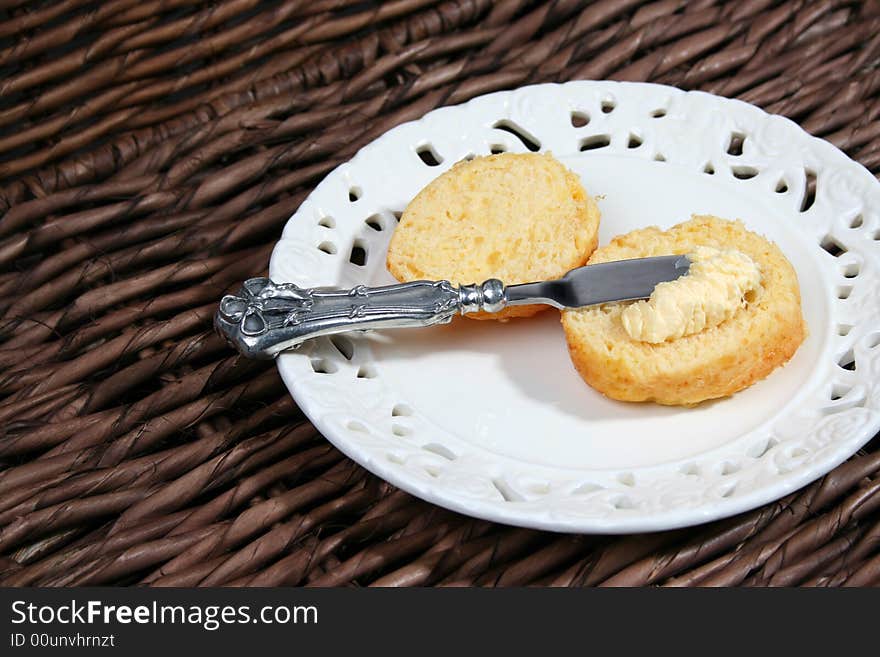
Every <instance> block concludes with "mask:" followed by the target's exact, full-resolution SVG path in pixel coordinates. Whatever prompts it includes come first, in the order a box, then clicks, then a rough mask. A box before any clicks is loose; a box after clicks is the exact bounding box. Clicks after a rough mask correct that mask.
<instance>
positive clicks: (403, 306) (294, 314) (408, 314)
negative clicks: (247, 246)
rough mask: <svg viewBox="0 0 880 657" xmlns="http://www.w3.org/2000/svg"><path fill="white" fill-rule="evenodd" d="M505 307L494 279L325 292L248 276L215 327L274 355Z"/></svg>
mask: <svg viewBox="0 0 880 657" xmlns="http://www.w3.org/2000/svg"><path fill="white" fill-rule="evenodd" d="M506 305H507V290H506V288H505V286H504V284H503V283H502V282H501V281H499V280H497V279H490V280H488V281H486V282H485V283H483V284H481V285H462V286H461V287H454V286H453V285H452V284H451V283H450V282H449V281H414V282H412V283H400V284H398V285H388V286H385V287H367V286H365V285H358V286H357V287H355V288H352V289H350V290H330V289H321V288H313V289H304V288H301V287H298V286H296V285H293V284H292V283H274V282H273V281H271V280H269V279H268V278H251V279H249V280H247V281H245V283H244V285H243V286H242V288H241V290H240V291H239V292H238V294H235V295H226V296H224V297H223V299H222V300H221V301H220V308H219V310H218V311H217V315H216V316H215V318H214V325H215V326H216V328H217V330H218V331H219V332H220V334H221V335H222V336H223V337H225V338H226V340H227V341H228V342H229V343H230V344H231V345H232V346H233V347H235V348H236V349H238V351H240V352H241V353H242V354H244V355H245V356H249V357H251V358H274V357H275V356H277V355H278V354H279V353H280V352H281V351H284V350H285V349H290V348H292V347H295V346H297V345H299V344H300V343H302V342H303V341H304V340H308V339H309V338H316V337H319V336H322V335H330V334H333V333H343V332H347V331H358V330H366V329H379V328H400V327H419V326H431V325H433V324H445V323H447V322H450V321H452V317H453V316H454V315H456V314H462V315H464V314H466V313H473V312H478V311H485V312H490V313H495V312H498V311H499V310H501V309H502V308H504V307H505V306H506Z"/></svg>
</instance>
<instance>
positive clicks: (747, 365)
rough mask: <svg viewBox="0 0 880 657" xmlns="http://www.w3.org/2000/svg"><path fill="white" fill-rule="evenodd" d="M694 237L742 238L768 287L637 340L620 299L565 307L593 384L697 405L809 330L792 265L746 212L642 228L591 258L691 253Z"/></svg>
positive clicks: (572, 340) (785, 356) (730, 389)
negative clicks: (718, 313)
mask: <svg viewBox="0 0 880 657" xmlns="http://www.w3.org/2000/svg"><path fill="white" fill-rule="evenodd" d="M697 245H705V246H714V247H718V248H723V247H726V248H735V249H737V250H739V251H742V252H743V253H745V254H746V255H748V256H749V257H751V258H752V259H753V260H754V261H755V262H756V263H757V264H758V265H759V267H760V268H761V272H762V283H761V288H760V289H759V290H758V291H757V292H756V293H755V295H754V297H753V298H751V299H750V300H749V303H748V305H747V306H746V308H744V309H742V310H740V311H738V312H737V313H736V315H734V317H732V318H731V319H729V320H727V321H725V322H723V323H721V324H719V325H718V326H716V327H713V328H711V329H707V330H705V331H702V332H700V333H697V334H694V335H689V336H685V337H683V338H679V339H677V340H672V341H669V342H665V343H662V344H649V343H644V342H638V341H635V340H632V338H630V337H629V336H628V335H627V334H626V332H625V331H624V330H623V328H622V326H620V321H619V315H620V312H621V310H622V308H623V306H622V305H621V304H607V305H606V306H601V307H592V308H584V309H580V310H569V311H565V312H563V313H562V325H563V327H564V329H565V335H566V341H567V342H568V348H569V352H570V354H571V358H572V361H573V363H574V365H575V367H576V368H577V371H578V372H579V373H580V375H581V377H583V379H584V380H585V381H586V382H587V383H588V384H590V385H591V386H592V387H594V388H596V389H597V390H599V391H600V392H602V393H603V394H605V395H607V396H608V397H611V398H612V399H619V400H622V401H655V402H658V403H660V404H669V405H691V404H696V403H699V402H701V401H704V400H707V399H715V398H718V397H726V396H728V395H731V394H733V393H734V392H737V391H739V390H742V389H743V388H746V387H748V386H750V385H752V384H753V383H754V382H755V381H758V380H760V379H763V378H764V377H766V376H767V375H768V374H770V372H772V371H773V370H774V369H775V368H777V367H779V366H780V365H782V364H783V363H785V362H786V361H788V360H789V359H790V358H791V357H792V356H793V355H794V353H795V351H797V349H798V347H799V346H800V344H801V343H802V342H803V340H804V337H805V334H806V327H805V324H804V321H803V316H802V314H801V305H800V291H799V288H798V282H797V276H796V274H795V272H794V268H793V267H792V266H791V264H790V263H789V262H788V260H787V259H786V258H785V256H784V255H783V254H782V252H781V251H780V250H779V248H778V247H777V246H776V245H775V244H773V243H771V242H769V241H768V240H766V239H765V238H763V237H761V236H760V235H757V234H755V233H752V232H750V231H748V230H746V228H745V227H744V226H743V225H742V223H740V222H732V221H726V220H724V219H718V218H717V217H711V216H695V217H693V218H692V219H691V220H690V221H687V222H684V223H682V224H679V225H677V226H675V227H673V228H672V229H670V230H669V231H666V232H663V231H660V230H659V229H657V228H653V227H652V228H645V229H642V230H636V231H633V232H631V233H627V234H626V235H622V236H620V237H617V238H615V239H614V240H612V241H611V243H610V244H608V245H607V246H604V247H602V248H600V249H598V250H597V251H596V252H595V253H594V254H593V256H592V257H591V258H590V260H589V263H590V264H594V263H597V262H607V261H609V260H619V259H626V258H637V257H647V256H654V255H664V254H670V253H687V252H688V251H689V250H690V249H692V248H693V247H694V246H697Z"/></svg>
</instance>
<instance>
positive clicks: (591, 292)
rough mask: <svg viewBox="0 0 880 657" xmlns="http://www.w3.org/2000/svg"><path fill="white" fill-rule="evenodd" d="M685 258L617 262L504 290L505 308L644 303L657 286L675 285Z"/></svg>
mask: <svg viewBox="0 0 880 657" xmlns="http://www.w3.org/2000/svg"><path fill="white" fill-rule="evenodd" d="M690 264H691V263H690V260H688V258H687V256H683V255H671V256H657V257H653V258H634V259H632V260H616V261H614V262H603V263H599V264H596V265H586V266H584V267H578V268H577V269H572V270H571V271H570V272H568V273H567V274H566V275H565V276H563V277H562V278H560V279H557V280H552V281H541V282H538V283H522V284H519V285H508V286H507V303H508V305H512V306H515V305H522V304H532V303H545V304H547V305H550V306H554V307H556V308H580V307H583V306H592V305H595V304H599V303H609V302H612V301H632V300H635V299H646V298H648V297H650V296H651V292H653V291H654V288H655V287H656V286H657V285H658V284H660V283H666V282H669V281H674V280H675V279H676V278H678V277H680V276H683V275H684V274H686V273H687V272H688V270H689V268H690Z"/></svg>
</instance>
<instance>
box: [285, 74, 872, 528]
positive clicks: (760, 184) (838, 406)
mask: <svg viewBox="0 0 880 657" xmlns="http://www.w3.org/2000/svg"><path fill="white" fill-rule="evenodd" d="M573 117H574V120H573ZM584 120H588V121H587V123H586V124H585V125H580V124H582V123H583V122H584ZM575 124H578V125H575ZM502 127H507V128H510V129H513V130H514V131H516V132H519V133H520V134H521V135H523V136H525V138H526V139H525V141H523V140H521V139H520V138H519V137H517V135H515V134H513V133H511V132H509V131H508V130H503V129H501V128H502ZM743 140H744V141H743ZM740 141H741V142H742V143H741V146H739V145H738V144H739V142H740ZM526 142H532V143H526ZM534 144H539V145H540V148H541V150H547V151H551V152H552V153H553V154H554V155H556V156H557V157H559V158H560V159H562V161H563V162H564V163H565V164H566V165H567V166H569V167H570V168H571V169H572V170H574V171H576V172H577V173H578V174H579V175H581V177H582V179H583V182H584V185H585V187H586V188H587V190H588V191H589V192H590V193H591V194H593V195H596V196H598V197H599V198H600V200H599V206H600V208H601V211H602V223H601V230H600V243H603V244H604V243H606V242H607V241H608V240H609V239H610V238H611V237H612V236H613V235H616V234H619V233H623V232H626V231H629V230H631V229H633V228H637V227H641V226H646V225H650V224H656V225H659V226H661V227H668V226H670V225H672V224H675V223H678V222H680V221H683V220H685V219H687V218H688V217H689V216H690V215H691V214H692V213H711V214H715V215H718V216H722V217H727V218H739V219H742V220H743V221H744V222H745V223H746V225H747V226H748V227H749V228H751V229H752V230H755V231H757V232H759V233H762V234H764V235H766V236H767V237H769V238H770V239H772V240H774V241H775V242H776V243H777V244H779V246H780V247H781V248H782V250H783V251H784V252H785V254H786V255H787V256H788V258H789V259H790V260H791V262H792V263H793V264H794V266H795V269H796V270H797V273H798V277H799V280H800V285H801V292H802V297H803V305H804V314H805V317H806V319H807V323H808V324H809V330H810V334H809V337H808V339H807V340H806V342H805V343H804V344H803V346H802V347H801V348H800V350H799V351H798V352H797V354H796V355H795V357H794V358H793V359H792V361H791V362H790V363H788V364H787V365H786V366H785V367H783V368H781V369H779V370H777V371H776V372H774V373H773V374H772V375H771V376H770V377H769V378H768V379H766V380H764V381H761V382H759V383H757V384H755V385H754V386H752V387H751V388H749V389H748V390H746V391H743V392H741V393H739V394H737V395H735V396H733V397H731V398H729V399H724V400H720V401H716V402H713V403H709V404H705V405H702V406H700V407H698V408H695V409H679V408H668V407H661V406H657V405H654V404H625V403H621V402H615V401H611V400H608V399H606V398H604V397H603V396H601V395H600V394H598V393H597V392H595V391H594V390H592V389H591V388H589V387H588V386H586V385H585V384H584V383H583V382H582V381H581V380H580V378H579V377H578V376H577V374H576V373H575V371H574V369H573V367H572V365H571V363H570V361H569V359H568V355H567V353H566V348H565V341H564V337H563V333H562V329H561V326H560V324H559V318H558V313H557V312H556V311H554V310H549V311H547V312H546V313H544V314H542V315H541V316H539V317H537V318H535V319H533V320H519V321H512V322H509V323H507V324H496V323H492V322H475V321H472V320H466V319H461V318H459V319H457V320H455V321H454V322H453V324H452V325H449V326H443V327H436V328H431V329H417V330H397V331H387V332H377V333H373V334H357V335H347V336H345V337H341V338H334V339H333V340H330V339H326V338H325V339H320V340H317V341H315V342H313V343H310V344H307V345H306V346H304V347H303V348H302V349H301V350H300V351H298V352H295V353H287V354H284V355H282V356H281V357H280V358H279V360H278V367H279V370H280V372H281V375H282V377H283V379H284V381H285V383H286V384H287V386H288V388H289V389H290V391H291V393H292V394H293V395H294V397H295V399H296V401H297V403H298V404H299V406H300V407H301V408H302V409H303V411H304V412H305V413H306V414H307V415H308V416H309V418H310V419H311V420H312V422H314V424H315V426H317V427H318V429H319V430H320V431H321V432H322V433H323V434H324V435H325V436H326V437H327V438H328V439H329V440H331V441H332V442H333V443H334V444H335V445H336V446H337V447H339V448H340V449H341V450H342V451H344V452H345V453H346V454H348V455H349V456H350V457H351V458H353V459H354V460H356V461H357V462H359V463H361V464H362V465H363V466H364V467H366V468H367V469H369V470H371V471H373V472H374V473H376V474H378V475H379V476H381V477H383V478H384V479H386V480H388V481H389V482H391V483H393V484H395V485H397V486H399V487H401V488H403V489H405V490H407V491H409V492H411V493H413V494H414V495H417V496H419V497H421V498H424V499H426V500H430V501H432V502H435V503H437V504H440V505H442V506H445V507H448V508H450V509H454V510H457V511H460V512H462V513H467V514H470V515H474V516H478V517H481V518H487V519H491V520H496V521H499V522H505V523H509V524H514V525H523V526H527V527H536V528H542V529H550V530H557V531H572V532H603V533H604V532H607V533H621V532H632V531H648V530H659V529H668V528H672V527H679V526H685V525H691V524H696V523H700V522H704V521H708V520H712V519H715V518H719V517H723V516H728V515H732V514H734V513H738V512H741V511H745V510H748V509H751V508H754V507H756V506H758V505H760V504H762V503H765V502H768V501H771V500H774V499H776V498H779V497H781V496H782V495H785V494H786V493H789V492H791V491H793V490H795V489H797V488H799V487H801V486H803V485H804V484H806V483H807V482H809V481H811V480H813V479H815V478H817V477H819V476H820V475H822V474H824V473H825V472H827V471H829V470H830V469H832V468H833V467H834V466H836V465H837V464H839V463H840V462H842V461H843V460H845V459H846V458H847V457H849V456H850V455H852V454H853V453H854V452H855V451H856V450H857V449H858V448H859V447H860V446H862V445H863V444H864V443H865V442H867V441H868V440H869V439H870V438H871V437H872V436H873V435H874V434H875V433H876V431H877V430H878V428H880V293H878V287H880V184H878V182H877V180H876V179H875V178H874V177H873V176H872V175H871V174H870V172H868V171H867V170H865V169H864V168H863V167H861V166H860V165H858V164H856V163H854V162H852V161H851V160H849V159H848V158H847V157H846V156H845V155H844V154H843V153H841V152H840V151H839V150H837V149H836V148H834V147H833V146H831V145H830V144H828V143H827V142H824V141H821V140H818V139H815V138H813V137H810V136H809V135H807V134H806V133H805V132H803V131H802V130H801V129H800V128H799V127H798V126H796V125H795V124H794V123H792V122H790V121H788V120H787V119H784V118H781V117H778V116H771V115H768V114H766V113H764V112H763V111H761V110H759V109H757V108H755V107H753V106H751V105H748V104H745V103H742V102H739V101H734V100H729V99H724V98H719V97H716V96H711V95H709V94H704V93H699V92H690V93H685V92H683V91H680V90H677V89H674V88H671V87H664V86H660V85H651V84H637V83H617V82H589V81H579V82H570V83H567V84H563V85H537V86H532V87H524V88H522V89H518V90H516V91H512V92H500V93H494V94H489V95H487V96H483V97H480V98H476V99H474V100H472V101H471V102H469V103H466V104H464V105H460V106H456V107H448V108H443V109H439V110H436V111H434V112H431V113H429V114H427V115H426V116H425V117H424V118H422V119H421V120H419V121H415V122H412V123H408V124H405V125H402V126H400V127H398V128H395V129H394V130H391V131H390V132H388V133H386V134H385V135H383V136H382V137H380V138H379V139H377V140H376V141H375V142H373V143H372V144H370V145H368V146H366V147H365V148H364V149H362V150H361V151H360V152H359V153H358V154H357V156H356V157H355V158H353V159H352V160H351V161H350V162H348V163H346V164H344V165H342V166H340V167H339V168H337V169H336V170H334V171H333V172H332V173H331V174H330V175H328V176H327V178H326V179H325V180H324V181H323V182H322V183H321V184H320V185H319V186H318V187H317V188H316V189H315V191H314V192H313V193H312V194H311V195H310V196H309V198H308V199H307V200H306V201H305V202H304V203H303V204H302V206H301V207H300V209H299V210H298V211H297V212H296V214H295V215H294V216H293V217H291V219H290V221H289V222H288V224H287V226H286V227H285V229H284V234H283V237H282V239H281V241H280V242H279V243H278V245H277V246H276V249H275V252H274V253H273V256H272V261H271V265H270V275H271V276H272V278H273V279H275V280H277V281H281V282H295V283H298V284H300V285H306V286H321V285H338V286H344V287H351V286H354V285H356V284H359V283H367V284H371V285H379V284H385V283H391V282H393V279H392V278H391V276H390V275H389V274H388V272H387V271H386V270H385V266H384V263H385V250H386V248H387V244H388V240H389V238H390V236H391V233H392V231H393V229H394V226H395V224H396V219H395V213H399V212H400V211H401V210H402V209H403V208H404V207H405V206H406V204H407V202H408V201H409V200H410V199H411V198H412V197H413V196H414V195H415V194H416V192H418V190H419V189H421V188H422V187H423V186H424V185H425V184H427V183H428V182H429V181H430V180H431V179H433V178H434V177H436V176H437V175H439V174H440V173H441V172H443V171H445V170H446V169H448V168H449V167H450V166H451V165H452V164H453V163H454V162H456V161H458V160H460V159H462V158H465V157H468V156H471V155H478V154H487V153H489V152H490V151H492V150H496V151H497V150H505V151H513V152H525V151H526V149H527V147H528V146H534ZM732 144H733V145H732ZM419 152H421V154H422V155H420V154H419ZM425 160H427V163H426V161H425ZM437 161H439V164H437V163H436V162H437ZM710 172H711V173H710ZM808 176H809V177H812V176H815V179H816V183H817V184H816V193H815V197H812V195H808V194H806V193H805V190H806V186H807V179H808ZM354 247H360V248H361V249H363V251H364V252H365V254H366V262H365V263H364V264H363V265H358V264H355V263H353V262H351V261H350V260H351V259H352V258H351V257H350V256H351V254H352V249H353V248H354ZM462 248H467V245H466V244H462ZM353 259H354V260H355V261H357V260H358V258H353ZM852 362H854V363H855V367H854V368H853V366H852V364H851V363H852Z"/></svg>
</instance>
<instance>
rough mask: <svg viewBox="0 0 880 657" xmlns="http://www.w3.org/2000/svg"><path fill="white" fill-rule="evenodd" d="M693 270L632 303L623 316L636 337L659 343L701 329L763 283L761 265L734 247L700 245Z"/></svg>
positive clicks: (731, 311)
mask: <svg viewBox="0 0 880 657" xmlns="http://www.w3.org/2000/svg"><path fill="white" fill-rule="evenodd" d="M688 257H689V259H690V260H691V266H690V269H689V271H688V273H687V274H686V275H684V276H682V277H681V278H678V279H676V280H674V281H669V282H668V283H660V284H659V285H658V286H657V287H655V288H654V292H653V294H651V297H650V298H649V299H647V300H646V301H637V302H636V303H633V304H631V305H629V306H627V307H626V308H625V309H624V310H623V313H621V316H620V319H621V322H622V323H623V328H624V329H625V330H626V332H627V333H628V334H629V336H630V337H631V338H632V339H633V340H638V341H640V342H650V343H654V344H659V343H661V342H665V341H666V340H675V339H677V338H681V337H683V336H686V335H692V334H694V333H699V332H700V331H703V330H705V329H708V328H712V327H713V326H718V325H719V324H720V323H721V322H723V321H725V320H727V319H730V318H731V317H733V315H734V314H735V313H736V311H737V310H739V309H740V308H742V307H744V306H745V305H746V299H745V297H746V294H748V293H749V292H750V291H752V290H755V289H757V287H758V286H759V285H760V284H761V271H760V270H759V269H758V265H757V264H755V261H754V260H752V259H751V258H750V257H749V256H747V255H746V254H744V253H741V252H739V251H736V250H734V249H724V250H722V249H716V248H713V247H709V246H699V247H697V248H696V249H695V250H694V251H693V252H692V253H689V254H688Z"/></svg>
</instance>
